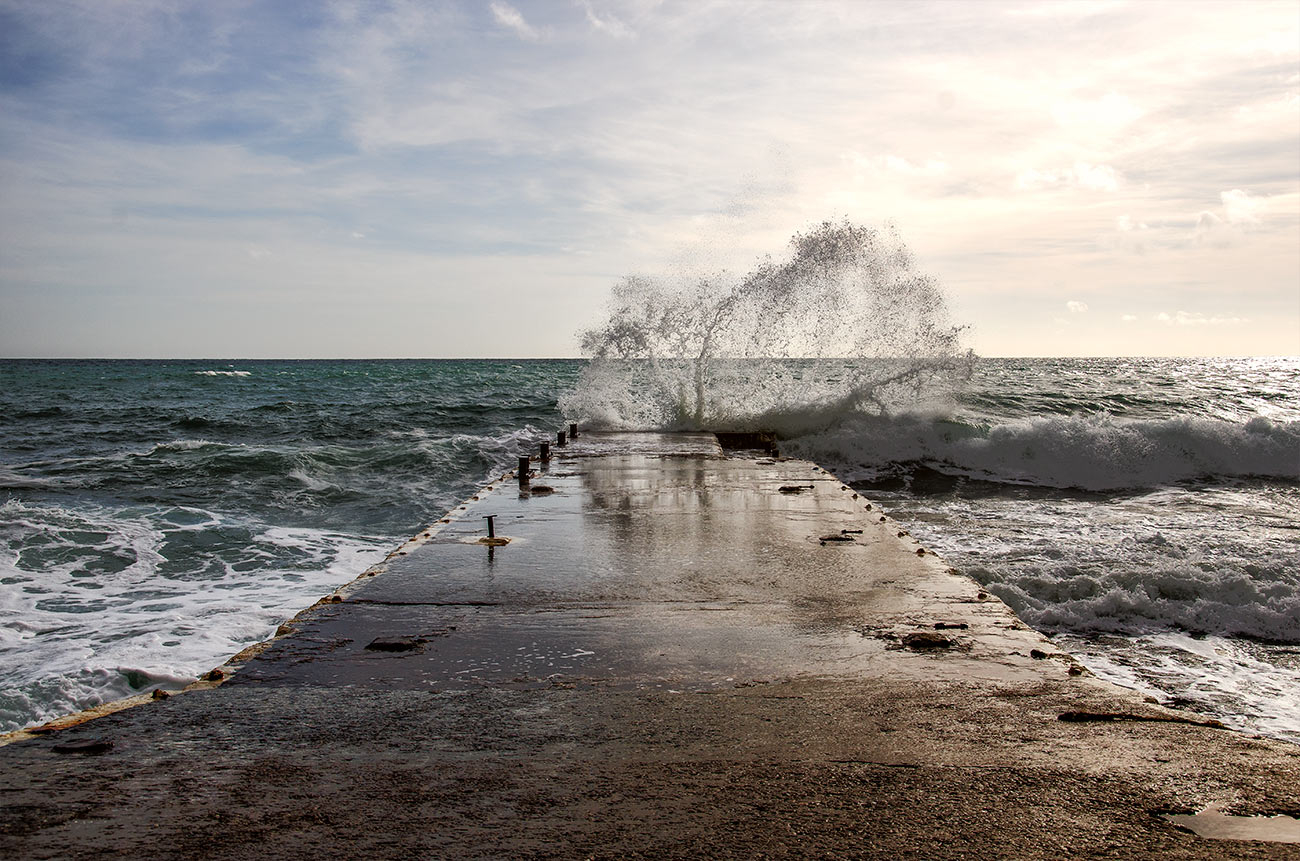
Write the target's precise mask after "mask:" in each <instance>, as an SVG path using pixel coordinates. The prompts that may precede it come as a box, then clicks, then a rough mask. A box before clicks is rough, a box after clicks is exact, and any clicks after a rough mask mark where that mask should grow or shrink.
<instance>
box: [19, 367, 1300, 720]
mask: <svg viewBox="0 0 1300 861" xmlns="http://www.w3.org/2000/svg"><path fill="white" fill-rule="evenodd" d="M794 365H798V367H797V368H795V370H794V372H793V373H794V375H795V376H797V377H799V380H798V385H797V387H796V388H797V390H798V391H799V392H801V393H803V394H804V395H806V396H807V399H805V400H801V401H792V400H791V399H790V395H789V390H783V392H784V393H783V394H781V395H780V396H779V397H776V398H775V400H773V395H772V391H773V390H772V389H770V388H762V387H755V388H753V390H752V391H751V390H750V389H747V388H746V386H752V385H754V380H753V379H752V375H750V374H749V373H748V371H747V369H746V368H745V367H744V366H742V365H737V366H735V367H733V368H731V369H730V370H729V371H727V373H728V374H730V378H729V379H724V380H722V381H721V383H720V384H719V386H718V388H717V389H716V390H715V392H714V396H715V397H717V398H718V400H719V402H722V401H726V402H727V403H731V404H749V405H752V406H753V409H754V416H758V417H760V418H761V419H762V420H763V421H764V422H765V423H767V424H768V425H770V426H774V427H777V428H778V430H781V431H783V433H784V435H785V436H786V437H787V439H786V440H785V441H784V442H783V444H782V445H783V448H784V449H785V450H786V451H787V452H789V453H791V454H799V455H802V456H807V457H811V458H813V459H815V460H817V461H819V462H820V463H822V464H823V465H825V466H826V467H827V468H829V469H832V470H833V471H835V472H837V473H838V474H840V475H841V477H843V478H845V479H847V480H850V481H852V482H853V483H854V484H855V486H857V487H860V488H861V489H862V490H863V491H864V492H866V493H867V494H869V495H871V496H872V497H874V498H876V499H877V500H879V501H881V502H882V503H883V504H884V505H885V506H886V508H888V509H889V510H890V511H891V513H892V514H894V515H895V516H897V517H899V518H901V519H903V520H906V521H908V522H909V523H910V524H911V525H912V531H913V532H914V534H918V535H919V536H921V537H923V539H924V540H925V541H926V542H927V543H928V544H929V545H931V546H933V547H935V548H936V549H938V550H939V551H940V552H941V553H943V554H944V555H945V556H946V557H947V558H948V559H949V561H951V562H952V563H953V564H955V565H956V566H957V567H959V568H961V569H963V570H964V571H966V572H967V573H969V574H970V575H971V576H973V577H975V578H977V579H979V580H980V581H981V582H982V583H985V584H986V585H987V586H988V588H990V589H991V590H993V591H994V592H996V593H997V594H999V595H1000V596H1001V597H1003V598H1004V599H1005V600H1007V601H1008V603H1010V604H1011V605H1012V606H1013V607H1014V608H1015V609H1016V610H1017V612H1019V613H1020V614H1021V615H1022V617H1024V618H1025V619H1026V620H1027V621H1029V622H1030V623H1031V624H1034V625H1036V626H1038V627H1039V628H1040V629H1042V630H1044V631H1046V632H1048V633H1049V634H1051V635H1053V636H1055V637H1057V638H1059V639H1060V640H1061V642H1062V644H1063V645H1065V646H1066V647H1067V648H1070V649H1072V650H1074V651H1075V652H1076V653H1077V654H1079V655H1081V656H1082V658H1083V659H1084V660H1085V662H1086V663H1088V664H1089V665H1090V666H1091V667H1093V668H1094V669H1095V670H1096V671H1097V672H1099V673H1101V674H1103V675H1106V676H1107V677H1109V678H1113V679H1116V680H1118V681H1121V682H1123V683H1125V684H1129V685H1132V686H1134V687H1138V688H1140V689H1142V690H1145V691H1148V692H1149V693H1150V694H1151V695H1152V696H1154V697H1156V698H1158V699H1161V700H1162V701H1165V702H1171V703H1176V704H1182V705H1186V706H1188V707H1192V708H1195V709H1198V710H1201V711H1204V712H1206V713H1209V714H1214V715H1217V716H1220V717H1222V718H1223V719H1225V720H1227V721H1228V722H1230V723H1232V724H1233V725H1236V726H1240V727H1243V728H1246V729H1251V730H1254V731H1259V732H1266V733H1269V734H1272V735H1276V736H1279V737H1284V738H1294V739H1300V648H1298V647H1300V572H1298V571H1297V567H1298V566H1297V562H1296V560H1297V559H1300V529H1297V527H1296V524H1297V523H1300V360H1297V359H1239V360H1229V359H1199V360H1198V359H1192V360H1185V359H1177V360H1173V359H1168V360H1165V359H1104V360H1096V359H1054V360H984V361H981V362H979V363H978V364H977V365H976V368H975V372H974V375H973V377H972V379H971V380H970V381H969V382H968V383H967V384H966V385H965V386H963V387H961V388H959V389H957V390H955V391H945V392H936V393H933V396H932V397H930V398H929V399H927V400H925V401H923V402H918V403H916V404H913V405H911V406H909V407H908V408H907V409H906V410H902V411H899V412H896V413H894V414H891V415H872V414H867V413H864V412H860V411H855V410H851V409H841V410H839V411H835V410H830V409H827V408H825V407H824V405H817V404H815V403H814V402H813V401H815V397H813V395H814V394H815V390H816V385H815V383H816V381H817V380H818V379H819V378H829V377H832V376H834V374H835V373H836V371H835V368H834V367H833V364H832V365H826V364H817V363H808V362H803V363H792V367H793V366H794ZM583 367H584V363H582V362H579V361H310V362H274V361H228V360H222V361H184V362H173V361H157V362H135V361H129V362H128V361H55V362H42V361H2V362H0V382H3V385H2V386H0V729H8V728H16V727H19V726H23V725H26V724H29V723H32V722H35V721H38V720H42V719H46V718H49V717H51V716H54V715H57V714H60V713H64V712H67V711H70V710H74V709H77V708H83V707H86V706H88V705H92V704H95V703H97V702H100V701H104V700H108V699H114V698H117V697H120V696H124V695H127V694H129V693H132V692H136V691H143V690H148V689H150V688H151V687H158V686H163V687H178V686H180V685H182V684H184V683H185V682H186V681H188V680H190V679H192V678H193V677H195V676H196V675H197V674H199V673H201V672H203V671H205V670H207V669H208V668H210V667H212V666H214V665H216V664H218V663H220V662H222V661H223V660H224V659H225V658H226V657H228V656H229V655H231V654H233V653H235V652H236V651H238V650H239V649H240V648H242V647H243V646H244V645H246V644H248V643H251V642H256V641H258V640H261V639H263V638H265V637H266V636H268V635H269V634H270V633H271V632H272V631H273V630H274V629H275V627H276V625H278V624H279V622H281V621H283V619H285V618H287V617H288V616H291V615H293V614H294V613H295V612H297V611H298V610H299V609H301V608H302V607H304V606H307V605H308V604H310V603H312V602H313V601H314V600H315V599H316V598H317V597H319V596H320V595H322V594H324V593H325V592H327V591H329V590H330V589H331V588H332V587H333V586H335V585H338V584H340V583H342V582H346V581H348V580H350V579H352V578H353V577H354V576H355V575H356V574H358V573H359V572H360V571H362V570H364V569H365V568H366V567H368V566H369V565H370V564H372V563H373V562H375V561H377V560H378V559H380V558H382V556H383V555H384V553H385V552H386V551H387V550H389V549H391V548H392V547H393V546H394V545H395V544H397V543H398V542H399V541H400V540H402V539H405V538H406V537H408V536H409V535H410V534H412V533H414V532H415V531H417V530H418V529H419V528H421V527H423V526H424V525H426V524H428V523H430V522H433V521H434V520H436V519H437V518H438V517H439V516H440V515H441V514H442V513H443V512H445V511H446V510H448V509H450V508H452V507H453V506H454V505H455V504H456V503H457V502H458V501H459V500H461V499H463V498H464V497H466V496H468V495H470V494H471V492H472V491H473V490H474V489H476V488H477V487H478V486H479V485H480V484H482V483H483V482H484V481H485V479H487V478H488V477H489V476H492V475H496V474H499V473H500V472H501V471H503V470H504V469H507V468H509V467H511V466H513V464H514V462H515V458H516V457H517V455H518V454H519V453H520V451H521V450H523V449H526V448H530V447H531V445H532V443H533V442H534V441H535V440H540V439H544V438H550V437H551V435H552V434H553V432H554V430H555V428H557V427H560V426H562V423H563V422H565V421H567V420H571V419H580V420H583V421H585V422H594V421H603V422H605V423H606V424H609V425H611V426H626V425H640V426H644V425H645V424H646V422H647V419H646V416H647V415H652V411H647V410H645V409H631V410H630V411H629V412H628V413H627V414H626V415H622V416H621V415H620V414H619V413H618V410H617V409H611V408H607V407H602V408H601V409H600V410H599V415H596V414H595V412H594V411H593V412H592V414H589V415H581V414H579V413H580V412H581V410H582V409H584V408H585V407H577V406H574V405H575V404H586V405H591V404H597V403H600V402H602V398H603V399H604V400H605V401H609V402H612V403H615V404H616V405H623V406H626V405H628V404H629V403H632V402H634V401H635V397H629V396H628V394H627V393H626V392H623V393H615V394H617V395H618V397H606V396H607V395H610V393H609V392H602V391H592V387H593V386H594V385H597V384H596V383H593V381H591V380H588V379H584V378H582V377H581V373H582V370H583ZM599 385H609V381H607V380H606V381H603V382H601V383H599ZM575 390H578V394H580V395H581V397H575V396H573V394H572V393H574V392H575ZM566 395H567V396H568V397H565V396H566ZM764 398H767V399H768V400H766V401H765V400H764ZM562 399H563V402H564V403H565V404H566V405H567V409H568V412H569V414H568V415H562V413H563V412H565V410H562V409H561V407H560V405H559V404H560V403H561V401H562ZM752 417H753V416H751V418H752ZM783 423H784V426H783Z"/></svg>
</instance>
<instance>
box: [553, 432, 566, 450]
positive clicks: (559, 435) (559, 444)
mask: <svg viewBox="0 0 1300 861" xmlns="http://www.w3.org/2000/svg"><path fill="white" fill-rule="evenodd" d="M555 447H556V448H564V431H556V432H555Z"/></svg>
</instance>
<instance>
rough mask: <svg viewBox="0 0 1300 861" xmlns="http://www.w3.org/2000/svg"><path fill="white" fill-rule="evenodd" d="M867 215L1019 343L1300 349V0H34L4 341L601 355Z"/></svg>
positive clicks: (16, 99)
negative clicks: (665, 283)
mask: <svg viewBox="0 0 1300 861" xmlns="http://www.w3.org/2000/svg"><path fill="white" fill-rule="evenodd" d="M843 217H848V218H850V219H852V220H854V221H860V222H863V223H879V222H882V221H885V220H890V221H893V222H894V223H895V224H897V226H898V229H899V232H900V234H901V235H902V236H903V238H904V239H905V240H906V241H907V242H908V243H909V244H910V245H911V247H912V249H913V251H914V252H915V253H916V256H917V260H918V264H919V267H920V268H921V269H922V270H923V271H925V272H927V273H929V274H932V275H934V276H936V277H937V278H938V279H939V280H940V281H941V282H942V283H943V284H944V285H945V286H946V288H947V290H948V292H949V295H950V297H951V300H952V303H953V306H954V310H955V312H956V317H957V318H958V320H961V321H965V322H968V323H970V324H971V325H972V345H973V346H974V347H975V349H976V350H977V351H978V352H980V353H981V354H984V355H990V356H997V355H1214V354H1238V355H1249V354H1300V2H1276V3H1274V2H1254V3H1250V2H1231V3H1211V2H1177V3H1175V2H1156V0H1141V2H1131V3H1125V2H1093V3H1076V2H1039V3H1019V2H1009V3H995V2H988V3H982V2H937V3H924V2H900V3H877V2H866V0H862V1H861V2H856V0H847V2H839V3H831V2H824V3H823V2H777V0H766V2H765V0H735V2H705V0H688V2H674V0H663V1H662V2H659V0H629V2H604V0H577V2H565V0H546V2H535V3H530V2H521V0H509V2H507V0H491V2H472V0H465V2H414V1H413V0H412V2H381V0H365V2H361V1H360V0H358V2H335V3H325V2H321V3H299V2H292V3H287V2H281V1H280V0H245V2H234V0H223V2H200V0H191V2H169V0H139V2H130V0H122V2H105V0H84V2H72V0H40V2H37V0H0V355H6V356H111V357H116V356H158V357H170V356H202V357H262V356H266V357H275V356H283V357H310V356H357V357H365V356H376V357H378V356H394V357H397V356H571V355H576V354H577V344H576V338H575V334H576V332H577V331H578V330H579V329H582V328H584V327H586V326H589V325H591V324H592V323H593V322H595V321H596V319H597V318H599V317H600V316H601V312H602V309H603V307H604V303H605V300H606V296H607V294H608V289H609V287H610V285H611V284H613V283H614V282H615V281H617V280H618V279H619V278H620V277H621V276H623V275H626V274H631V273H650V274H653V273H656V272H662V271H665V270H667V269H668V268H670V267H673V266H679V265H683V264H687V265H699V266H705V267H714V268H716V267H721V266H727V267H730V268H733V269H738V270H741V271H743V270H745V269H748V268H749V266H750V265H751V264H752V263H753V262H754V260H755V259H756V258H758V257H759V256H760V255H762V254H765V253H771V254H773V255H779V254H782V253H783V251H784V245H785V242H786V241H787V240H788V238H789V237H790V235H791V234H792V233H794V232H795V231H797V230H802V229H804V228H806V227H808V226H810V225H812V224H814V223H816V222H820V221H823V220H826V219H840V218H843Z"/></svg>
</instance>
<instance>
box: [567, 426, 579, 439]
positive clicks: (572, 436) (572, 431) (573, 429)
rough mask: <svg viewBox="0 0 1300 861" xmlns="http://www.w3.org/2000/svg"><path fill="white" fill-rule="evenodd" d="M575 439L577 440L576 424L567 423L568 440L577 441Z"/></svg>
mask: <svg viewBox="0 0 1300 861" xmlns="http://www.w3.org/2000/svg"><path fill="white" fill-rule="evenodd" d="M577 438H578V423H577V422H569V439H577Z"/></svg>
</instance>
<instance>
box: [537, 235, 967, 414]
mask: <svg viewBox="0 0 1300 861" xmlns="http://www.w3.org/2000/svg"><path fill="white" fill-rule="evenodd" d="M963 329H964V327H962V326H954V325H952V324H951V323H950V322H949V319H948V311H947V303H946V300H945V298H944V295H943V292H942V291H941V290H940V289H939V287H938V285H937V284H936V282H935V281H934V279H932V278H930V277H929V276H926V275H924V274H922V273H920V272H918V271H917V270H916V268H915V266H914V263H913V259H912V256H911V254H910V252H908V250H907V248H906V246H904V245H903V243H902V241H901V240H900V239H899V238H898V236H897V235H896V234H895V233H894V232H893V231H892V230H889V229H876V228H870V227H863V226H861V225H856V224H852V223H850V222H848V221H844V222H839V223H836V222H829V221H828V222H825V223H823V224H820V225H818V226H816V227H814V228H813V229H811V230H809V231H808V232H807V233H802V234H796V235H795V236H794V237H793V238H792V239H791V240H790V251H789V256H788V257H787V258H785V259H783V260H780V261H773V260H772V259H771V258H770V257H769V258H765V259H763V260H761V261H760V262H759V263H758V264H757V265H756V266H755V267H754V268H753V269H752V270H751V271H750V272H749V273H748V274H746V275H744V276H736V275H734V274H732V273H730V272H727V271H725V270H724V271H717V272H697V273H692V274H689V275H678V276H675V277H672V278H651V277H646V276H632V277H628V278H625V279H624V280H623V281H622V282H621V283H619V284H618V285H616V286H615V288H614V290H613V296H612V300H611V304H610V310H609V317H608V319H607V320H606V321H605V323H603V324H602V325H600V326H597V327H595V328H593V329H591V330H589V331H587V332H585V333H583V335H582V345H583V349H584V351H585V352H587V353H588V354H589V355H590V356H591V359H592V360H591V362H590V364H589V365H588V366H587V367H586V369H584V371H583V374H582V378H581V380H580V381H579V384H578V386H577V388H576V389H575V390H574V391H573V392H571V393H570V394H568V395H566V396H565V397H564V398H562V399H561V400H560V407H561V409H562V410H563V411H564V412H565V413H566V414H568V415H570V416H572V417H574V418H577V419H579V420H580V421H582V422H583V423H585V424H587V425H589V426H596V427H611V428H657V429H702V428H708V429H712V430H723V429H747V428H754V427H766V426H768V425H770V424H771V423H772V421H774V420H776V419H778V418H781V417H784V418H785V419H786V420H787V421H789V420H792V419H793V418H794V417H796V416H798V417H801V420H802V421H803V423H804V424H805V425H808V424H810V423H811V424H817V423H819V422H821V421H822V420H823V419H824V417H827V416H835V415H839V414H841V413H844V412H846V411H863V412H866V413H885V412H887V411H889V410H891V409H897V408H898V407H899V406H900V405H905V404H912V403H916V402H920V401H923V400H925V399H926V398H927V397H931V396H932V395H933V393H934V391H936V389H941V388H942V387H943V386H944V385H946V384H948V383H950V382H951V381H952V380H954V379H960V378H962V377H963V376H966V375H968V374H969V372H970V368H971V366H972V363H973V359H974V356H973V354H972V353H970V352H969V351H968V350H965V349H964V348H963V347H962V344H961V338H962V332H963Z"/></svg>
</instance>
